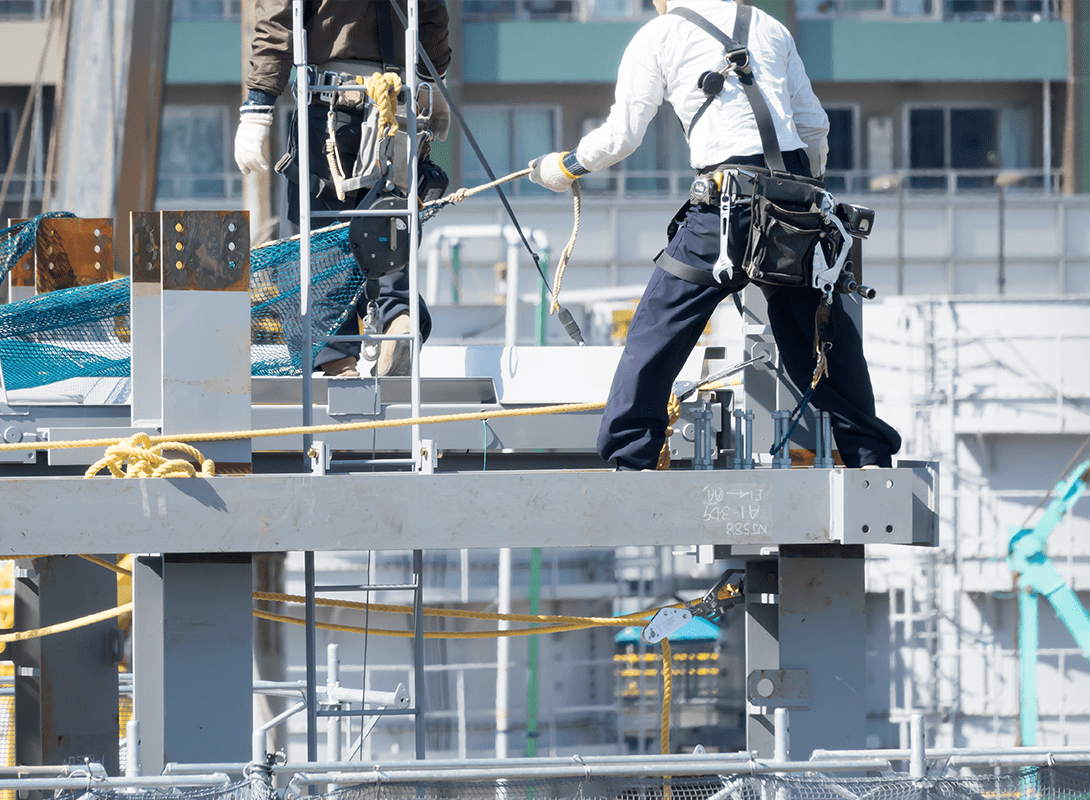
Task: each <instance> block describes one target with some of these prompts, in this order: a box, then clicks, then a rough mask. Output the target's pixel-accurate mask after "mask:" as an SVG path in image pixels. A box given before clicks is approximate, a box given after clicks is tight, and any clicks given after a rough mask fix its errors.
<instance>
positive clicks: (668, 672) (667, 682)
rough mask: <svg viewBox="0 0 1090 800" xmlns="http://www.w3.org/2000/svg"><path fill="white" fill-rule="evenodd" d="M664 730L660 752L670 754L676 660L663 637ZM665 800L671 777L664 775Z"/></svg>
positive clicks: (661, 733) (666, 799)
mask: <svg viewBox="0 0 1090 800" xmlns="http://www.w3.org/2000/svg"><path fill="white" fill-rule="evenodd" d="M661 644H662V728H661V730H660V732H659V751H660V752H661V753H662V754H663V755H669V754H670V703H671V702H672V701H673V699H674V660H673V658H672V656H671V654H670V642H669V640H668V639H667V638H666V637H665V636H664V637H662V643H661ZM662 779H663V789H662V796H663V800H670V783H669V781H670V776H669V775H663V777H662Z"/></svg>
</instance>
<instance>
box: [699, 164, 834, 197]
mask: <svg viewBox="0 0 1090 800" xmlns="http://www.w3.org/2000/svg"><path fill="white" fill-rule="evenodd" d="M758 176H762V177H765V178H769V177H776V178H780V179H782V180H788V181H799V182H800V183H804V184H806V185H808V186H812V187H815V188H818V189H822V188H824V184H823V183H822V182H821V181H819V180H815V179H814V178H805V177H803V176H801V175H792V174H790V173H782V172H774V171H773V170H770V169H768V168H767V167H756V166H749V165H739V164H717V165H716V166H714V167H706V168H705V169H702V170H699V171H698V172H697V175H696V177H695V178H693V183H692V186H690V187H689V202H690V203H692V204H694V205H699V204H701V203H704V204H707V205H713V206H717V205H719V201H720V197H722V195H723V193H724V191H727V192H732V193H733V194H732V195H728V196H733V198H734V199H735V200H748V199H749V198H751V197H753V194H754V182H755V180H756V178H757V177H758Z"/></svg>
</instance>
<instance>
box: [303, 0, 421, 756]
mask: <svg viewBox="0 0 1090 800" xmlns="http://www.w3.org/2000/svg"><path fill="white" fill-rule="evenodd" d="M383 1H384V0H379V2H383ZM303 8H304V2H303V0H292V42H293V54H294V55H293V61H294V65H295V77H296V102H297V104H298V107H299V108H300V113H297V114H296V120H297V123H298V130H297V136H298V138H297V142H298V148H297V149H298V159H299V175H300V181H299V235H300V239H299V270H300V275H299V288H300V292H299V295H300V304H301V306H300V312H301V318H302V328H303V331H302V333H303V337H302V346H301V352H302V364H301V366H302V369H301V372H302V388H303V398H302V407H303V425H304V426H310V425H312V424H313V402H314V389H313V375H312V372H313V369H312V368H311V366H310V362H311V359H312V354H311V351H312V350H313V345H314V334H313V331H312V330H311V322H310V267H311V259H310V235H311V220H312V219H313V218H326V217H334V218H337V217H352V216H387V217H393V216H398V215H404V216H405V217H406V222H407V227H408V233H409V265H408V267H407V269H408V270H409V297H410V298H415V297H417V296H418V295H419V286H418V283H419V281H418V279H417V260H418V259H417V251H418V249H419V246H420V241H419V240H420V230H419V226H418V225H416V224H415V217H416V211H415V209H416V208H417V206H418V205H419V203H418V198H417V180H418V172H419V170H418V164H417V156H418V148H417V141H416V114H415V113H413V110H414V109H415V99H416V93H417V88H418V84H419V81H418V77H417V74H416V65H417V60H418V58H419V56H418V27H419V22H418V21H419V9H418V0H408V3H407V12H408V24H407V25H406V34H405V65H404V70H405V75H404V80H403V82H402V84H403V86H404V87H405V88H406V90H407V92H408V96H409V109H410V113H407V114H406V115H405V116H406V127H407V128H408V130H407V134H408V139H409V142H408V150H409V165H408V166H409V170H408V173H409V186H408V197H407V199H406V202H405V209H404V210H397V209H395V210H381V211H371V210H345V211H320V212H314V213H312V212H311V207H310V193H309V181H308V180H307V179H306V176H309V175H310V141H309V139H310V130H309V127H308V123H309V119H308V114H307V113H306V109H307V108H308V107H309V105H310V99H311V88H310V75H309V73H308V70H307V48H306V30H305V25H304V21H303ZM356 88H357V90H358V87H356ZM408 335H409V344H410V347H411V352H412V358H411V368H410V387H411V415H412V416H413V417H414V418H416V417H419V416H420V396H421V393H420V306H419V303H417V302H410V303H409V334H408ZM360 338H361V339H363V340H367V341H376V340H379V341H380V340H383V339H390V338H393V337H389V336H361V337H360ZM331 339H332V337H321V338H320V339H319V340H320V341H329V340H331ZM411 436H412V444H411V450H410V453H412V459H411V460H412V462H413V463H412V465H411V466H412V469H413V470H414V471H416V472H421V471H427V470H426V467H427V466H428V465H429V464H430V461H429V459H428V458H426V457H425V454H424V453H423V452H422V447H421V441H420V426H419V425H413V426H412V428H411ZM313 447H314V441H313V435H311V434H309V433H308V434H304V435H303V457H304V460H305V461H304V469H305V470H308V471H309V470H310V468H311V465H312V461H311V459H312V458H313V457H312V456H311V455H310V453H311V451H312V448H313ZM428 449H429V451H430V449H431V448H428ZM317 460H318V461H319V462H320V463H324V453H319V454H318V458H317ZM423 561H424V553H423V551H422V550H414V551H413V580H412V582H411V583H409V584H400V585H386V586H383V585H370V584H368V583H364V584H358V585H349V586H345V585H337V586H322V587H316V586H315V574H314V552H313V551H306V552H305V553H304V581H305V586H306V589H305V592H306V619H305V624H306V704H307V760H308V761H310V762H314V761H317V757H318V730H317V725H318V717H319V716H371V715H387V714H408V715H413V716H415V723H416V757H417V758H418V759H422V758H424V755H425V753H424V745H425V739H424V718H425V715H424V630H423V580H422V574H423ZM369 564H370V561H369ZM368 570H369V572H370V566H369V568H368ZM318 589H321V590H323V591H360V592H366V593H367V595H368V597H370V593H371V592H372V591H389V590H407V591H412V593H413V670H414V676H415V684H416V685H415V692H414V697H413V701H412V705H411V706H410V707H409V708H405V709H393V708H386V709H363V708H360V709H356V710H345V709H337V708H330V709H327V710H325V711H322V710H320V709H319V708H318V698H317V653H316V647H317V642H316V627H315V593H316V591H317V590H318Z"/></svg>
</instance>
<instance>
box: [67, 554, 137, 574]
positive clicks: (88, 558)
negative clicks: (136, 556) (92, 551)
mask: <svg viewBox="0 0 1090 800" xmlns="http://www.w3.org/2000/svg"><path fill="white" fill-rule="evenodd" d="M80 558H82V559H84V560H86V561H90V562H91V563H92V564H98V565H99V566H100V567H105V568H106V569H108V570H112V571H113V572H116V573H117V574H118V575H124V576H125V577H126V578H131V577H132V570H131V569H125V568H124V567H122V566H120V565H119V564H115V563H113V562H112V561H107V560H106V559H104V558H99V557H98V556H91V555H81V556H80Z"/></svg>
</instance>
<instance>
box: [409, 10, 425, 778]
mask: <svg viewBox="0 0 1090 800" xmlns="http://www.w3.org/2000/svg"><path fill="white" fill-rule="evenodd" d="M419 5H420V4H419V2H418V0H409V2H408V7H407V8H406V12H407V14H408V18H407V20H406V25H405V86H406V88H407V90H408V94H409V101H408V105H409V107H408V109H407V111H406V113H405V120H406V123H407V124H406V127H407V129H408V136H409V170H408V172H409V186H408V189H409V191H408V195H409V196H408V199H407V201H406V203H407V205H406V208H407V209H408V211H409V215H408V217H407V218H406V219H405V224H406V225H408V226H409V268H408V269H409V333H410V334H411V335H412V337H413V338H412V342H411V343H410V346H411V348H412V366H411V368H410V370H409V382H410V387H411V404H410V405H411V411H412V415H413V417H414V418H416V417H419V416H420V345H421V342H420V302H419V300H418V299H417V298H418V296H419V292H420V285H419V284H420V276H419V275H418V274H417V273H418V269H417V267H418V264H419V255H420V254H419V252H418V251H419V248H420V225H419V222H418V221H417V220H418V217H417V215H416V209H417V208H418V207H419V202H418V201H417V189H418V186H417V181H418V175H419V171H420V169H419V167H420V165H419V163H418V157H419V152H418V142H417V141H416V103H417V90H418V88H419V81H418V79H417V74H416V65H417V59H418V58H419V53H418V46H417V45H418V39H417V30H418V28H419V25H420V14H419V12H420V9H419ZM412 452H413V453H419V452H420V426H419V425H413V426H412ZM421 758H423V756H421Z"/></svg>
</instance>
